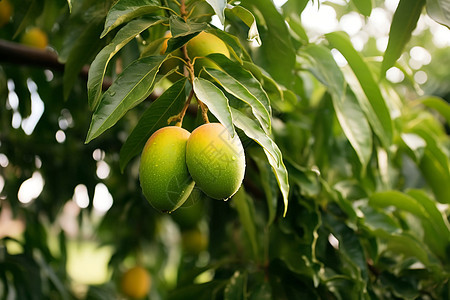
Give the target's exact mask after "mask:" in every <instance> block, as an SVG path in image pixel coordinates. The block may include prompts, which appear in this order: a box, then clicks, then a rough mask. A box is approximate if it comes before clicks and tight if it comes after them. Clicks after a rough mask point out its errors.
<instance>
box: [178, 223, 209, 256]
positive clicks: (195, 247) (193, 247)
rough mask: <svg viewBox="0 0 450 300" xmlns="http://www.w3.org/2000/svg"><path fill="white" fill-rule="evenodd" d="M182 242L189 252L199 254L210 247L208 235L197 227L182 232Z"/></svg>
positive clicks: (184, 248)
mask: <svg viewBox="0 0 450 300" xmlns="http://www.w3.org/2000/svg"><path fill="white" fill-rule="evenodd" d="M181 242H182V245H183V250H184V251H185V252H186V253H188V254H199V253H201V252H203V251H205V250H206V249H208V237H207V236H206V234H205V233H203V232H201V231H200V230H199V229H197V228H196V229H190V230H187V231H184V232H183V233H181Z"/></svg>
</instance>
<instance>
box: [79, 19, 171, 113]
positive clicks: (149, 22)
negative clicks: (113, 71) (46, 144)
mask: <svg viewBox="0 0 450 300" xmlns="http://www.w3.org/2000/svg"><path fill="white" fill-rule="evenodd" d="M162 21H163V20H162V19H160V18H156V17H155V18H151V19H140V20H135V21H131V22H130V23H128V24H127V25H125V26H124V27H123V28H121V29H120V30H119V32H117V34H116V36H115V37H114V39H113V40H112V41H111V43H110V44H108V45H107V46H106V47H105V48H103V49H102V50H101V51H100V52H99V53H98V54H97V56H96V57H95V59H94V61H93V62H92V64H91V66H90V68H89V77H88V82H87V88H88V101H89V106H90V107H91V109H95V108H96V107H97V105H98V101H99V100H100V97H101V93H102V83H103V79H104V77H105V73H106V67H107V66H108V63H109V61H110V60H111V58H112V57H113V56H114V55H115V54H116V53H117V52H119V50H120V49H122V47H123V46H125V45H126V44H127V43H128V42H130V41H131V40H132V39H134V38H135V37H136V35H138V34H139V33H141V32H142V31H144V30H145V29H147V28H149V27H150V26H153V25H156V24H159V23H161V22H162Z"/></svg>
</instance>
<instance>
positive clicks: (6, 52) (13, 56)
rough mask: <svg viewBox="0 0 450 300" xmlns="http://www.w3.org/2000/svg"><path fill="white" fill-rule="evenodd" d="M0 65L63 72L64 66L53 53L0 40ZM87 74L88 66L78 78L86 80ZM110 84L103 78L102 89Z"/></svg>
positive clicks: (105, 88) (108, 80) (109, 81)
mask: <svg viewBox="0 0 450 300" xmlns="http://www.w3.org/2000/svg"><path fill="white" fill-rule="evenodd" d="M0 63H1V64H12V65H20V66H29V67H38V68H43V69H49V70H52V71H59V72H64V64H63V63H61V62H60V61H59V59H58V55H57V54H56V53H55V52H53V51H50V50H41V49H37V48H32V47H28V46H25V45H22V44H19V43H14V42H10V41H5V40H2V39H0ZM88 73H89V66H84V67H83V68H82V69H81V72H80V77H82V78H83V79H85V80H87V78H88ZM111 83H112V82H111V80H110V79H108V78H105V80H104V81H103V84H102V89H103V90H107V89H108V88H109V87H110V86H111Z"/></svg>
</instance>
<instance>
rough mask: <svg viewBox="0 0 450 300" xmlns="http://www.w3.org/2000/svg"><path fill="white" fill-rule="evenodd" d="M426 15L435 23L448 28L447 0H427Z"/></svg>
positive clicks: (449, 20)
mask: <svg viewBox="0 0 450 300" xmlns="http://www.w3.org/2000/svg"><path fill="white" fill-rule="evenodd" d="M427 13H428V15H429V16H430V17H431V18H432V19H433V20H435V21H436V22H438V23H440V24H442V25H445V26H447V27H448V28H450V2H449V1H448V0H427Z"/></svg>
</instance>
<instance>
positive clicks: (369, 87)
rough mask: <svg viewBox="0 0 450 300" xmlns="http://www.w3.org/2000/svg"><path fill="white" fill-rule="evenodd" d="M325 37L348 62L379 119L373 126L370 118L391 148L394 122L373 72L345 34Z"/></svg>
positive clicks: (381, 137) (380, 135)
mask: <svg viewBox="0 0 450 300" xmlns="http://www.w3.org/2000/svg"><path fill="white" fill-rule="evenodd" d="M325 37H326V38H327V40H328V42H329V43H330V45H331V46H332V47H334V48H336V49H337V50H339V52H341V53H342V55H343V56H344V57H345V59H346V60H347V61H348V63H349V65H350V67H351V68H352V70H353V73H354V74H355V75H356V77H357V79H358V81H359V84H360V85H361V87H362V89H363V91H364V93H365V95H366V96H367V99H368V100H369V103H370V106H371V111H372V112H374V114H375V115H376V117H377V122H376V124H372V123H373V120H371V118H369V122H371V124H372V126H374V125H375V126H374V131H375V132H376V133H377V135H378V137H379V138H380V140H381V141H382V142H383V144H384V146H385V147H389V145H390V144H391V140H392V120H391V116H390V113H389V110H388V107H387V105H386V102H385V100H384V98H383V95H382V94H381V91H380V88H379V86H378V84H377V82H376V81H375V79H374V77H373V75H372V72H371V71H370V69H369V67H368V66H367V65H366V63H365V62H364V60H363V59H362V57H361V55H360V54H359V52H358V51H356V50H355V49H354V48H353V46H352V43H351V41H350V39H349V37H348V35H347V34H345V33H343V32H332V33H329V34H326V35H325ZM379 129H382V131H381V132H380V130H379Z"/></svg>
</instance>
